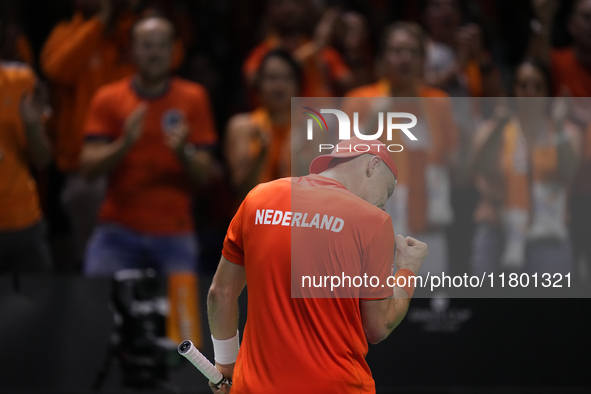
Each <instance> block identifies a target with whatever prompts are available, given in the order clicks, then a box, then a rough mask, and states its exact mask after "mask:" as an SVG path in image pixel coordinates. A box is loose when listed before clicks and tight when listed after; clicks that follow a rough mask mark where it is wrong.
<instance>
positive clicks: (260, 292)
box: [208, 139, 428, 394]
mask: <svg viewBox="0 0 591 394" xmlns="http://www.w3.org/2000/svg"><path fill="white" fill-rule="evenodd" d="M357 143H363V144H368V146H370V147H371V148H370V150H369V151H368V152H356V151H354V150H353V151H352V150H351V149H349V150H348V151H347V147H346V146H345V145H348V147H349V148H350V147H351V145H356V144H357ZM337 148H339V149H337ZM337 148H335V150H333V153H332V154H329V155H323V156H319V157H318V158H316V159H315V160H314V161H313V162H312V164H311V166H310V173H311V175H308V176H305V177H300V178H283V179H280V180H276V181H273V182H269V183H264V184H261V185H259V186H257V187H256V188H255V189H253V190H252V191H251V192H250V193H249V195H248V196H247V197H246V199H245V200H244V202H243V203H242V205H241V206H240V208H239V210H238V212H237V214H236V216H235V217H234V219H233V220H232V223H231V224H230V227H229V229H228V232H227V235H226V239H225V241H224V248H223V251H222V258H221V260H220V263H219V266H218V269H217V272H216V274H215V276H214V279H213V283H212V285H211V288H210V290H209V298H208V316H209V325H210V329H211V333H212V339H213V342H214V352H215V360H216V367H217V368H218V369H219V370H220V372H222V374H223V375H224V376H226V377H227V378H231V379H233V386H232V393H233V394H236V393H260V392H281V393H298V394H300V393H312V392H315V393H316V392H320V393H326V392H335V393H375V382H374V380H373V378H372V376H371V371H370V370H369V367H368V365H367V363H366V361H365V356H366V354H367V351H368V344H367V343H368V342H370V343H373V344H375V343H378V342H380V341H382V340H383V339H385V338H386V337H388V335H390V333H391V332H392V330H393V329H394V328H395V327H396V326H397V325H398V324H399V323H400V322H401V321H402V319H403V318H404V316H405V314H406V312H407V310H408V306H409V302H410V296H411V295H412V288H400V287H394V292H392V287H380V286H378V287H376V288H370V287H369V286H365V285H363V286H362V287H361V288H358V289H349V290H352V291H351V294H352V296H350V297H346V296H344V297H341V298H336V297H334V296H333V298H321V297H323V296H326V297H331V295H330V294H328V290H327V289H317V290H319V292H318V293H316V294H318V295H320V296H321V297H316V296H314V294H315V293H314V291H312V293H311V294H312V297H308V298H304V297H302V298H295V297H294V298H292V295H293V294H294V289H295V287H294V286H296V287H297V285H294V284H296V283H298V279H297V278H296V280H295V281H294V276H293V275H294V274H293V272H294V271H293V270H294V264H295V265H296V266H297V265H299V263H304V262H305V263H306V264H307V267H309V268H312V269H314V268H327V269H330V268H332V269H336V270H337V271H342V272H347V273H350V272H353V271H355V272H357V273H359V272H368V271H370V272H373V273H376V275H379V277H380V278H381V279H382V280H383V279H384V277H385V276H388V275H391V273H392V272H393V271H394V270H395V268H394V266H393V263H394V262H395V266H396V268H397V269H398V271H397V273H396V277H401V276H405V277H406V278H408V276H409V275H410V276H412V275H416V274H418V272H419V270H420V267H421V265H422V262H423V260H424V259H425V257H426V256H427V253H428V252H427V245H426V244H424V243H422V242H420V241H418V240H416V239H413V238H410V237H407V238H404V237H403V236H401V235H398V236H396V238H395V237H394V232H393V228H392V222H391V219H390V216H389V215H388V214H387V213H386V212H385V211H384V210H383V209H384V205H385V203H386V201H387V200H388V199H389V197H390V196H391V194H392V192H393V191H394V187H395V184H396V174H397V169H396V166H395V164H394V162H393V160H392V158H391V156H390V155H389V153H388V152H387V151H386V147H385V145H383V144H381V143H379V141H371V142H369V141H361V140H358V139H351V140H348V141H343V142H341V143H340V144H339V145H338V146H337ZM292 211H294V212H292ZM295 211H299V212H295ZM302 213H303V214H302ZM306 213H307V214H306ZM315 213H316V214H315ZM306 215H307V216H306ZM279 216H281V218H279ZM316 216H318V217H320V216H323V220H322V223H320V222H319V221H318V220H317V219H314V218H316ZM328 217H330V218H331V222H332V225H328V224H326V223H324V221H325V219H324V218H328ZM306 221H307V222H306ZM394 245H396V249H397V252H396V259H394V255H395V246H394ZM298 268H301V267H295V269H296V270H297V269H298ZM247 283H248V285H249V286H248V311H247V321H246V327H245V329H244V336H243V340H242V346H239V334H238V297H239V295H240V293H241V292H242V290H243V289H244V286H245V285H246V284H247ZM382 283H384V282H382ZM349 286H350V285H349ZM364 286H365V287H364ZM299 290H302V289H299ZM303 290H311V289H303ZM210 386H211V388H212V391H213V392H214V393H228V392H230V387H229V386H227V385H225V386H222V387H221V388H219V389H218V388H216V387H215V386H214V385H213V384H212V383H211V382H210Z"/></svg>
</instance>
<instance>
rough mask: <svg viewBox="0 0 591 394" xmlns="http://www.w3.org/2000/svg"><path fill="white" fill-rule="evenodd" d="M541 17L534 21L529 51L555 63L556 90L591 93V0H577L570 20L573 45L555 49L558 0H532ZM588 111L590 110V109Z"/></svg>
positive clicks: (582, 95) (548, 61)
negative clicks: (552, 40) (554, 38)
mask: <svg viewBox="0 0 591 394" xmlns="http://www.w3.org/2000/svg"><path fill="white" fill-rule="evenodd" d="M532 3H533V6H534V11H535V13H536V16H537V20H534V22H533V23H532V30H533V31H532V36H531V41H530V47H529V50H528V51H529V55H530V56H531V57H533V58H535V59H538V60H540V61H542V62H545V63H547V64H550V65H551V68H552V78H553V80H554V81H553V82H554V83H553V85H554V86H553V90H554V94H561V93H562V92H568V94H569V95H570V96H573V97H591V1H590V0H576V1H574V3H573V9H572V13H571V16H570V19H569V22H568V31H569V33H570V35H571V36H572V39H573V45H572V46H570V47H567V48H560V49H553V48H552V43H551V36H552V29H553V26H552V22H553V20H554V17H555V14H556V12H557V10H558V6H559V2H558V1H557V0H545V1H541V0H537V1H532ZM587 112H588V111H587Z"/></svg>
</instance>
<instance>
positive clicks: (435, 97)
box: [347, 79, 458, 234]
mask: <svg viewBox="0 0 591 394" xmlns="http://www.w3.org/2000/svg"><path fill="white" fill-rule="evenodd" d="M389 96H390V85H389V83H388V82H387V81H386V80H384V79H382V80H380V81H378V82H376V83H374V84H371V85H366V86H362V87H359V88H357V89H353V90H352V91H351V92H349V93H347V97H389ZM417 97H421V98H429V99H428V100H421V101H420V103H421V107H422V108H421V109H420V110H422V111H424V115H425V117H426V118H427V125H428V129H429V131H430V136H431V140H432V142H433V143H432V144H431V148H430V149H429V150H411V149H407V147H405V149H404V150H403V151H402V152H396V153H391V154H392V158H393V159H394V162H395V163H396V164H397V167H398V168H399V171H398V184H399V185H407V186H408V196H409V198H408V226H409V229H410V230H411V231H412V232H413V233H415V234H417V233H421V232H424V231H429V230H431V229H430V228H429V224H428V223H427V204H428V198H427V188H426V181H425V171H426V166H427V165H428V164H438V165H446V161H447V156H448V155H449V154H450V153H451V152H453V151H454V150H455V149H456V146H457V139H458V131H457V127H456V124H455V121H454V119H453V112H452V108H451V103H450V102H449V99H448V97H449V96H448V95H447V93H445V92H444V91H442V90H440V89H436V88H432V87H428V86H426V85H421V86H420V87H419V88H418V90H417ZM417 104H419V101H418V100H416V101H414V102H413V103H411V104H410V105H411V106H412V108H409V109H408V111H406V112H410V113H415V114H416V112H417V110H418V109H417V108H415V107H416V105H417ZM399 109H400V108H399ZM384 138H385V133H384ZM402 138H403V137H401V136H400V134H399V133H395V134H393V141H392V143H397V144H401V145H403V146H405V145H407V144H406V143H405V140H403V139H402ZM382 142H384V143H389V142H388V141H382Z"/></svg>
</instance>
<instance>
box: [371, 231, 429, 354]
mask: <svg viewBox="0 0 591 394" xmlns="http://www.w3.org/2000/svg"><path fill="white" fill-rule="evenodd" d="M428 253H429V252H428V249H427V245H426V244H425V243H423V242H421V241H418V240H416V239H414V238H411V237H406V238H404V237H403V236H402V235H397V236H396V259H395V263H396V268H397V269H399V270H401V269H408V270H410V271H412V272H413V274H415V275H418V273H419V271H420V269H421V265H422V264H423V261H424V260H425V258H426V257H427V254H428ZM360 304H361V320H362V322H363V331H364V332H365V337H366V338H367V341H368V342H369V343H371V344H374V345H375V344H377V343H379V342H381V341H383V340H384V339H386V338H387V337H388V336H389V335H390V334H391V333H392V331H393V330H394V329H395V328H396V327H397V326H398V325H399V324H400V322H401V321H402V320H403V319H404V316H406V312H407V311H408V306H409V304H410V298H409V295H408V294H407V293H406V291H405V290H404V289H402V288H400V287H395V288H394V296H393V297H391V298H386V299H383V300H361V301H360Z"/></svg>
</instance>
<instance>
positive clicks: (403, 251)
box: [394, 234, 429, 275]
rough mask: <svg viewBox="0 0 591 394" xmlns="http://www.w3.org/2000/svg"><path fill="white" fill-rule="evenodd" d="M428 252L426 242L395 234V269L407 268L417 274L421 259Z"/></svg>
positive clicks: (421, 263)
mask: <svg viewBox="0 0 591 394" xmlns="http://www.w3.org/2000/svg"><path fill="white" fill-rule="evenodd" d="M428 254H429V250H428V248H427V244H426V243H424V242H421V241H419V240H418V239H415V238H412V237H406V238H405V237H403V236H402V235H400V234H398V235H397V236H396V258H395V260H394V263H395V264H396V268H397V269H405V268H406V269H409V270H411V271H412V272H413V273H414V274H415V275H418V273H419V271H420V270H421V266H422V265H423V261H425V258H426V257H427V255H428Z"/></svg>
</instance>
